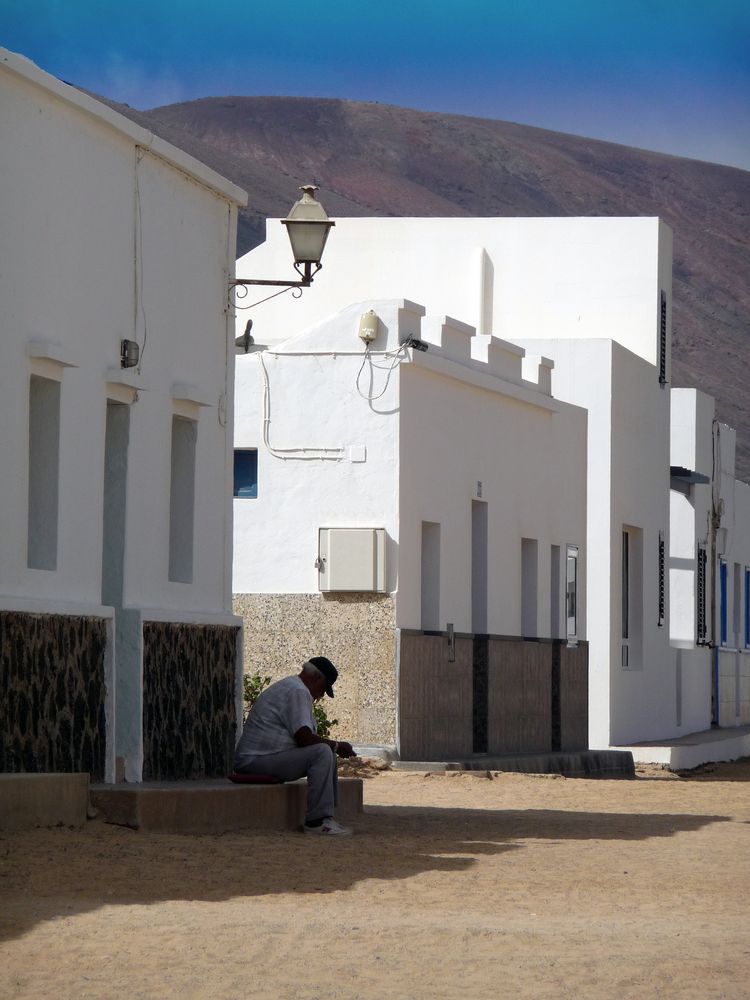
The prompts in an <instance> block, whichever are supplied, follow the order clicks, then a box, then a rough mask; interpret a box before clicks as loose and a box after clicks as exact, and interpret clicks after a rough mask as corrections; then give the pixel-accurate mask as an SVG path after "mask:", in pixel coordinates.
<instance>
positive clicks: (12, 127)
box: [0, 50, 246, 780]
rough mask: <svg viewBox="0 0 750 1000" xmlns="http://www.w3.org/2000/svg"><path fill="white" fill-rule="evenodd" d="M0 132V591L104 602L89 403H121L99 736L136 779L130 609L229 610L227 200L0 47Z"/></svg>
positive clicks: (176, 159) (239, 195)
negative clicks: (174, 530)
mask: <svg viewBox="0 0 750 1000" xmlns="http://www.w3.org/2000/svg"><path fill="white" fill-rule="evenodd" d="M0 134H2V137H3V139H2V142H1V143H0V186H1V187H0V205H1V206H2V209H1V211H2V224H0V259H1V260H2V266H0V301H1V302H2V314H1V315H0V408H1V409H0V412H1V414H2V419H1V420H0V463H1V468H2V475H0V509H2V511H3V531H2V532H0V606H3V607H18V606H23V607H24V608H27V609H33V610H39V611H49V612H55V611H57V612H59V613H64V614H84V615H85V614H101V615H104V616H106V617H109V618H110V619H111V616H112V611H111V609H110V608H102V606H101V605H102V604H103V603H105V604H108V603H110V602H107V601H104V602H103V600H102V581H103V554H104V563H105V573H106V572H111V569H110V570H108V569H107V566H108V564H109V557H110V556H111V551H109V550H107V548H106V547H105V545H104V543H103V490H104V451H105V428H106V412H107V401H108V400H112V401H115V402H119V403H122V404H124V405H126V406H127V407H129V412H130V433H129V446H128V469H127V495H126V504H125V512H124V515H123V516H124V521H125V523H124V553H125V556H124V565H123V567H122V571H121V574H120V575H121V583H122V595H121V607H122V608H124V609H126V612H125V613H124V614H121V621H120V626H121V627H119V629H118V632H117V636H118V639H117V642H118V655H117V657H116V661H117V662H116V663H115V664H114V666H113V668H112V669H114V670H116V671H117V676H118V693H117V700H118V705H117V712H118V715H119V716H120V723H118V733H120V735H121V736H122V741H123V743H122V745H118V753H120V751H122V753H121V755H123V756H127V757H128V758H129V761H130V763H129V765H128V768H129V770H128V777H129V778H130V779H131V780H133V779H135V780H138V778H139V776H140V763H139V760H140V754H141V751H140V749H139V748H140V724H141V723H140V702H139V698H140V671H141V663H140V646H139V643H138V642H137V641H135V639H134V636H136V635H139V634H140V622H141V619H143V618H146V617H151V618H156V619H165V618H166V619H173V620H175V621H181V622H186V621H196V622H199V621H213V622H224V623H229V622H231V623H232V624H237V621H236V619H234V618H233V617H232V615H231V460H232V440H231V437H232V418H233V404H232V397H233V364H234V350H233V336H234V329H233V322H232V320H231V319H230V316H229V312H228V310H227V283H228V280H229V278H230V277H231V275H232V273H233V270H234V260H233V257H234V247H235V242H236V240H235V235H236V212H237V206H238V205H239V204H244V202H245V200H246V199H245V195H244V192H242V191H240V190H239V189H238V188H236V187H235V186H234V185H232V184H230V183H229V182H228V181H225V180H224V179H223V178H221V177H219V176H218V175H217V174H215V173H214V172H213V171H211V170H210V169H209V168H207V167H204V166H203V165H202V164H200V163H198V162H197V161H196V160H193V159H192V157H190V156H188V155H187V154H184V153H182V152H181V151H179V150H177V149H175V148H174V147H171V146H170V145H169V144H168V143H165V142H164V141H162V140H160V139H158V138H157V137H155V136H154V135H152V134H151V133H149V132H147V131H146V130H144V129H142V128H139V127H138V126H136V125H134V124H133V123H131V122H129V121H128V120H126V119H124V118H122V117H121V116H120V115H118V114H116V113H115V112H113V111H111V110H110V109H109V108H107V107H105V106H104V105H102V104H100V103H98V102H97V101H95V100H93V99H91V98H89V97H87V96H86V95H84V94H82V93H81V92H79V91H77V90H75V89H74V88H72V87H69V86H68V85H66V84H63V83H61V82H60V81H58V80H55V79H54V78H53V77H50V76H48V75H47V74H45V73H43V72H42V71H40V70H39V69H38V68H37V67H36V66H34V65H33V63H30V62H29V61H28V60H25V59H24V58H23V57H20V56H16V55H14V54H13V53H8V52H6V51H5V50H0ZM123 338H127V339H130V340H135V341H137V342H138V343H139V345H140V348H141V362H140V365H139V367H138V368H137V369H131V370H127V371H125V370H123V369H122V368H121V367H120V357H119V355H120V341H121V340H122V339H123ZM32 375H38V376H42V377H44V378H48V379H51V380H53V381H55V382H59V384H60V408H59V414H60V417H59V420H60V430H59V499H58V509H57V528H58V530H57V544H56V546H55V555H56V560H54V561H53V562H52V564H51V565H52V566H53V568H45V569H39V568H29V565H28V562H27V541H28V534H29V532H28V506H29V504H28V497H29V492H28V491H29V481H30V468H29V397H30V388H29V386H30V378H31V376H32ZM174 415H178V416H183V417H187V418H189V419H191V420H195V421H197V448H196V465H195V508H194V558H193V576H192V582H189V583H184V582H182V583H175V582H172V581H170V579H169V530H170V528H169V524H170V452H171V431H172V418H173V416H174ZM31 475H32V476H33V475H34V471H33V469H32V470H31ZM37 527H39V525H38V526H37ZM52 534H54V533H52ZM50 537H52V536H50ZM55 563H56V564H55ZM118 603H119V602H118ZM126 619H127V621H126Z"/></svg>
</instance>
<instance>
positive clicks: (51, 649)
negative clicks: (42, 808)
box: [0, 611, 107, 781]
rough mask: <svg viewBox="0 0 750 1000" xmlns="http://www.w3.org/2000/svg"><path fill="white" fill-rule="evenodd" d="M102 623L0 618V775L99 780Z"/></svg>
mask: <svg viewBox="0 0 750 1000" xmlns="http://www.w3.org/2000/svg"><path fill="white" fill-rule="evenodd" d="M106 645H107V625H106V621H105V620H104V619H102V618H90V617H85V616H80V617H79V616H74V615H52V614H29V613H26V612H18V611H0V698H1V701H0V771H4V772H39V771H51V772H70V771H88V772H89V774H90V775H91V777H92V779H94V780H98V781H103V780H104V761H105V753H106V720H105V707H104V706H105V693H106V690H105V678H104V659H105V650H106Z"/></svg>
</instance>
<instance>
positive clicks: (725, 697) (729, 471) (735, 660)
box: [670, 389, 750, 731]
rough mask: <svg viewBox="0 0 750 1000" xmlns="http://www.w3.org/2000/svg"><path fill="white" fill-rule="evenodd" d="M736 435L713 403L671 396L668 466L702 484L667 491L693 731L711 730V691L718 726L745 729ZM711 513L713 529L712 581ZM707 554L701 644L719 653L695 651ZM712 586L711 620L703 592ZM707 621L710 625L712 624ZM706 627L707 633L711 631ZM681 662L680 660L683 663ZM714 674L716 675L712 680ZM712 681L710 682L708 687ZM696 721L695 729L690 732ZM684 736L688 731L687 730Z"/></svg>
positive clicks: (749, 551) (746, 518) (747, 497)
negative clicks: (700, 575) (700, 577)
mask: <svg viewBox="0 0 750 1000" xmlns="http://www.w3.org/2000/svg"><path fill="white" fill-rule="evenodd" d="M735 442H736V435H735V432H734V430H732V428H730V427H727V426H726V424H721V423H719V422H718V421H716V420H715V416H714V400H713V398H712V397H710V396H708V395H706V394H705V393H702V392H699V391H697V390H695V389H673V390H672V464H673V465H679V466H682V467H683V468H686V469H689V470H692V471H695V472H698V473H700V474H702V475H704V476H706V477H708V479H709V483H707V484H696V485H694V486H692V487H691V490H690V494H689V495H688V496H685V495H684V494H682V493H679V492H676V491H672V494H671V517H672V538H673V541H672V556H673V558H672V565H671V569H670V575H671V577H672V580H673V585H674V591H673V596H672V617H673V635H674V639H673V642H674V644H675V646H676V647H677V648H678V649H679V650H680V651H686V650H689V651H690V653H689V657H690V663H691V665H692V669H691V670H690V671H689V672H688V673H687V675H686V671H685V668H684V667H683V668H682V676H681V688H682V693H683V698H684V700H685V702H686V704H688V705H694V706H695V709H696V711H695V712H694V713H693V714H692V715H690V716H689V717H688V719H689V723H693V724H694V725H695V728H708V726H709V725H710V724H711V718H712V711H711V687H712V683H713V684H714V685H715V688H714V698H715V699H716V701H717V704H716V706H715V713H716V714H717V715H718V722H719V724H720V725H722V726H734V725H746V724H747V723H748V722H750V653H748V652H747V650H748V646H747V645H746V642H745V638H746V631H745V623H746V603H745V597H746V589H747V587H746V576H745V570H746V569H747V568H748V567H750V486H748V485H747V484H746V483H742V482H740V481H738V480H736V479H735V478H734V467H735V466H734V451H735ZM712 510H715V511H716V512H717V514H718V521H717V523H716V526H715V527H716V537H715V552H714V553H713V555H714V571H713V573H712V566H711V559H712ZM699 543H700V544H701V545H703V546H704V547H705V548H706V552H707V556H708V562H707V567H706V587H707V596H706V625H707V638H708V639H709V640H710V641H713V642H714V643H715V645H716V646H717V647H718V649H716V650H711V649H709V648H708V647H706V646H702V647H699V646H697V645H696V638H697V620H696V619H697V585H696V579H697V569H696V560H697V548H698V544H699ZM721 559H723V560H725V561H726V563H727V570H728V572H727V594H726V596H727V607H726V618H727V630H726V638H725V640H724V641H722V635H721V583H720V571H719V561H720V560H721ZM712 578H713V582H714V591H715V596H714V602H715V604H714V615H713V616H712V613H711V600H710V588H711V583H712ZM712 617H713V619H714V620H713V623H712ZM712 624H713V629H712ZM687 655H688V654H687V653H686V652H682V659H683V660H684V659H685V657H686V656H687ZM714 672H715V673H716V674H717V675H718V676H716V677H714ZM712 678H713V680H712ZM697 721H699V722H700V723H701V724H700V725H696V724H695V723H696V722H697ZM686 731H689V730H686Z"/></svg>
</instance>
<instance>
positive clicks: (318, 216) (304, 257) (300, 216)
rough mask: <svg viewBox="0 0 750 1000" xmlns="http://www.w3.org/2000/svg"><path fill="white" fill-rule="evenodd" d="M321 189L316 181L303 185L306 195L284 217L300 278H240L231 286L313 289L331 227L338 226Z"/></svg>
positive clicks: (302, 189)
mask: <svg viewBox="0 0 750 1000" xmlns="http://www.w3.org/2000/svg"><path fill="white" fill-rule="evenodd" d="M317 190H318V188H317V186H316V185H315V184H304V185H303V186H302V187H301V188H300V191H302V197H301V198H300V199H299V201H296V202H295V203H294V205H293V206H292V209H291V211H290V212H289V215H288V216H287V217H286V219H282V220H281V224H282V226H286V231H287V233H288V234H289V242H290V243H291V244H292V253H293V254H294V269H295V271H296V272H297V274H299V276H300V280H298V281H279V280H276V279H268V280H266V279H265V278H237V279H235V280H234V281H231V282H230V286H236V285H281V286H284V287H286V288H309V286H310V285H311V284H312V280H313V278H314V277H315V275H316V274H317V273H318V271H319V270H320V269H321V267H322V266H323V265H322V264H321V263H320V258H321V257H322V256H323V250H324V249H325V245H326V240H327V239H328V234H329V232H330V231H331V227H332V226H335V225H336V223H335V222H333V220H331V219H329V218H328V216H327V215H326V211H325V209H324V208H323V206H322V205H321V204H320V202H319V201H318V200H317V199H316V197H315V192H316V191H317Z"/></svg>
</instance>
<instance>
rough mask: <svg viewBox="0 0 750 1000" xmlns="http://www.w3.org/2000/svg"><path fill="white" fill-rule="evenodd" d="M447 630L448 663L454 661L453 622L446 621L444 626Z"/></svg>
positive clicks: (454, 639)
mask: <svg viewBox="0 0 750 1000" xmlns="http://www.w3.org/2000/svg"><path fill="white" fill-rule="evenodd" d="M445 627H446V630H447V632H448V663H455V662H456V637H455V635H454V634H453V623H452V622H448V624H447V625H446V626H445Z"/></svg>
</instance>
